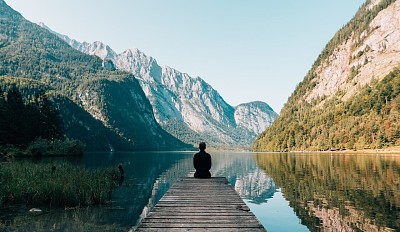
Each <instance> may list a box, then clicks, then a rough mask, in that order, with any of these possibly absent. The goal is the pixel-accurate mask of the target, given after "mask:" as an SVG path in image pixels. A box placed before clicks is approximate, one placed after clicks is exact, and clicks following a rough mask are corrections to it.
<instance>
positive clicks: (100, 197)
mask: <svg viewBox="0 0 400 232" xmlns="http://www.w3.org/2000/svg"><path fill="white" fill-rule="evenodd" d="M116 175H117V173H116V170H113V169H110V170H85V169H84V168H80V167H78V166H76V165H72V164H68V163H54V164H45V163H41V164H33V163H29V162H22V161H21V162H11V163H1V164H0V206H1V205H2V204H5V203H28V204H36V205H37V204H47V205H53V206H85V205H89V204H100V203H106V201H108V200H109V199H110V196H111V195H110V194H111V189H112V187H113V186H114V184H115V180H114V179H113V177H114V176H116Z"/></svg>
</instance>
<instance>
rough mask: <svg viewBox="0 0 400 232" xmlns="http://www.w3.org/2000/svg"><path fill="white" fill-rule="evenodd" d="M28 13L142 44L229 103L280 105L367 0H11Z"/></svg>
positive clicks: (91, 34)
mask: <svg viewBox="0 0 400 232" xmlns="http://www.w3.org/2000/svg"><path fill="white" fill-rule="evenodd" d="M5 1H6V3H7V4H8V5H10V6H11V7H12V8H14V9H15V10H16V11H18V12H20V13H21V14H22V15H23V16H24V17H25V18H26V19H28V20H30V21H32V22H35V23H38V22H43V23H45V24H46V25H47V26H48V27H50V28H51V29H52V30H54V31H56V32H58V33H61V34H65V35H68V36H69V37H70V38H73V39H76V40H78V41H80V42H83V41H86V42H94V41H101V42H103V43H105V44H107V45H109V46H110V47H111V48H112V49H113V50H114V51H116V52H117V53H120V52H123V51H124V50H126V49H129V48H138V49H139V50H141V51H142V52H144V53H145V54H147V55H149V56H152V57H153V58H155V59H156V60H157V63H158V64H159V65H161V66H170V67H172V68H175V69H177V70H178V71H180V72H183V73H187V74H189V75H190V76H192V77H197V76H199V77H201V78H202V79H204V80H205V81H206V82H207V83H209V84H210V85H211V86H212V87H213V88H214V89H216V90H217V91H218V92H219V94H220V95H221V96H222V97H223V98H224V99H225V101H226V102H227V103H229V104H230V105H232V106H236V105H238V104H241V103H246V102H251V101H264V102H266V103H268V104H269V105H270V106H271V107H272V108H273V109H274V110H275V111H276V112H277V113H279V112H280V110H281V108H282V107H283V105H284V104H285V102H286V101H287V99H288V97H289V96H290V95H291V94H292V92H293V91H294V89H295V88H296V85H297V84H298V83H300V82H301V81H302V80H303V79H304V77H305V75H306V74H307V72H308V70H310V68H311V66H312V65H313V63H314V61H315V60H316V58H317V56H318V55H319V54H320V52H321V51H322V49H323V48H324V47H325V45H326V44H327V43H328V41H329V40H330V39H331V38H332V37H333V35H334V34H335V33H336V32H337V31H338V30H339V29H340V28H341V27H342V26H344V25H345V24H346V23H347V22H348V21H349V20H350V19H351V18H352V17H353V16H354V14H355V13H356V12H357V10H358V9H359V7H360V6H361V5H362V4H363V3H364V2H365V1H364V0H301V1H300V0H251V1H249V0H190V1H188V0H114V1H110V0H56V1H55V0H34V1H33V0H31V1H27V0H5Z"/></svg>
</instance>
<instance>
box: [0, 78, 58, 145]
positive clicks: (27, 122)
mask: <svg viewBox="0 0 400 232" xmlns="http://www.w3.org/2000/svg"><path fill="white" fill-rule="evenodd" d="M0 95H1V96H0V99H2V102H0V104H1V105H2V107H1V109H2V110H1V111H0V118H1V123H0V131H1V133H2V135H3V136H1V137H0V145H5V144H12V145H20V146H24V145H27V144H28V143H30V142H32V141H33V140H35V139H36V138H39V137H41V138H44V139H49V140H52V139H57V138H60V137H61V129H62V124H61V121H60V118H59V114H58V111H57V110H56V109H54V107H53V106H52V103H51V102H50V101H49V100H48V98H47V96H46V95H45V93H44V92H43V91H42V92H40V93H38V94H37V95H36V96H34V98H33V99H32V102H29V103H24V100H23V98H22V95H21V93H20V92H19V90H18V89H17V87H16V86H15V85H13V86H12V87H11V88H10V89H9V90H8V91H7V94H6V96H7V97H5V95H4V93H3V92H0Z"/></svg>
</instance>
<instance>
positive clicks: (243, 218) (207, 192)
mask: <svg viewBox="0 0 400 232" xmlns="http://www.w3.org/2000/svg"><path fill="white" fill-rule="evenodd" d="M135 231H266V230H265V229H264V227H263V226H262V225H261V224H260V222H259V221H258V220H257V218H256V217H255V216H254V214H253V213H252V212H251V211H250V209H249V208H248V207H247V206H246V204H245V203H244V202H243V200H242V199H241V198H240V196H239V195H238V194H237V193H236V191H235V190H234V189H233V188H232V187H231V186H230V185H229V183H228V181H227V179H226V178H224V177H215V178H210V179H195V178H181V179H180V180H178V181H177V183H175V184H174V185H173V186H172V187H171V189H169V191H168V192H167V193H166V194H165V195H164V197H162V198H161V200H160V201H159V202H158V204H157V205H156V206H155V207H154V209H153V210H152V211H151V212H150V213H149V215H148V216H147V217H146V218H144V219H143V220H142V222H141V224H140V225H139V226H138V228H137V229H136V230H135Z"/></svg>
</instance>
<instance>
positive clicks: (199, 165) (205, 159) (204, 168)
mask: <svg viewBox="0 0 400 232" xmlns="http://www.w3.org/2000/svg"><path fill="white" fill-rule="evenodd" d="M199 149H200V151H199V152H198V153H196V154H195V155H194V156H193V166H194V168H195V169H196V172H195V173H194V177H195V178H210V177H211V173H210V169H211V155H210V154H208V153H207V152H206V151H205V149H206V144H205V143H204V142H201V143H200V144H199Z"/></svg>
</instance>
